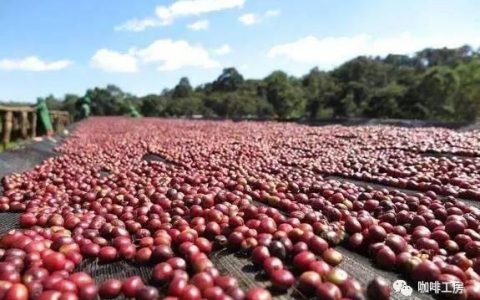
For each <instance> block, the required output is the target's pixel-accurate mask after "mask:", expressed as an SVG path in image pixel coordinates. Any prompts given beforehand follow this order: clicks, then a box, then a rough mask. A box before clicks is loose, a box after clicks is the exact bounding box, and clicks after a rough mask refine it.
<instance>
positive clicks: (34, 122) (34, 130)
mask: <svg viewBox="0 0 480 300" xmlns="http://www.w3.org/2000/svg"><path fill="white" fill-rule="evenodd" d="M30 114H31V122H32V127H30V128H31V129H32V132H31V134H32V138H34V137H36V136H37V112H36V111H35V110H34V111H32V112H30Z"/></svg>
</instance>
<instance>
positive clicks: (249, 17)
mask: <svg viewBox="0 0 480 300" xmlns="http://www.w3.org/2000/svg"><path fill="white" fill-rule="evenodd" d="M238 20H239V21H240V22H241V23H242V24H243V25H245V26H252V25H253V24H256V23H258V22H260V18H259V17H258V16H257V15H256V14H252V13H249V14H244V15H241V16H240V17H239V18H238Z"/></svg>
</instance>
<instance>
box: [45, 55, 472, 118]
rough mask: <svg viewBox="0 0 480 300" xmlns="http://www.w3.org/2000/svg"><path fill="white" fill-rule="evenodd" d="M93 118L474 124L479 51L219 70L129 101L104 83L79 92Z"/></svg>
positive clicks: (69, 98)
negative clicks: (249, 72) (264, 72)
mask: <svg viewBox="0 0 480 300" xmlns="http://www.w3.org/2000/svg"><path fill="white" fill-rule="evenodd" d="M80 97H81V96H77V95H72V94H68V95H65V97H64V98H63V99H56V98H55V97H53V96H49V97H47V98H46V100H47V104H48V105H49V107H50V108H51V109H62V110H67V111H69V112H70V113H72V114H74V115H75V114H76V112H77V111H78V100H79V98H80ZM83 97H89V98H90V99H91V102H92V107H91V110H92V114H93V115H100V116H103V115H123V114H127V113H128V111H129V108H130V107H131V106H132V105H133V106H134V107H135V108H136V109H137V110H138V111H140V112H141V113H142V115H144V116H152V117H153V116H161V117H174V116H176V117H179V116H197V115H198V116H203V117H210V118H215V117H218V118H254V119H255V118H262V119H270V118H271V119H312V120H315V119H329V118H351V117H361V118H400V119H422V120H440V121H474V120H476V119H477V117H478V116H480V51H479V50H474V49H473V48H471V47H469V46H463V47H460V48H454V49H448V48H441V49H432V48H427V49H424V50H422V51H419V52H417V53H415V54H414V55H410V56H409V55H395V54H391V55H387V56H386V57H383V58H382V57H367V56H359V57H357V58H354V59H352V60H350V61H347V62H345V63H344V64H342V65H340V66H339V67H337V68H335V69H333V70H331V71H321V70H319V69H318V68H313V69H312V70H311V71H310V72H309V73H308V74H306V75H304V76H302V77H294V76H290V75H288V74H286V73H285V72H283V71H274V72H272V73H271V74H270V75H268V76H267V77H265V78H263V79H259V80H254V79H245V78H244V77H243V76H242V74H240V73H239V71H238V70H236V69H235V68H226V69H224V70H223V72H222V73H221V74H220V76H218V78H217V79H216V80H214V81H213V82H209V83H205V84H202V85H200V86H197V87H193V86H192V85H191V84H190V81H189V80H188V78H187V77H184V78H182V79H181V80H180V82H179V83H178V84H177V85H176V86H175V87H173V88H171V89H164V90H163V91H162V92H161V93H160V94H150V95H146V96H143V97H137V96H135V95H132V94H130V93H126V92H124V91H122V90H121V89H120V88H119V87H116V86H114V85H108V86H106V87H105V88H100V87H95V88H93V89H89V90H87V91H86V93H85V95H83Z"/></svg>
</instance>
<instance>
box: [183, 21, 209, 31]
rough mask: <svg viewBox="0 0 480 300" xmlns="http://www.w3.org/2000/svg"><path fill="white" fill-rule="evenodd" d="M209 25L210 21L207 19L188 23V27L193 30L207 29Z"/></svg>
mask: <svg viewBox="0 0 480 300" xmlns="http://www.w3.org/2000/svg"><path fill="white" fill-rule="evenodd" d="M209 25H210V23H209V22H208V20H199V21H196V22H193V23H191V24H188V28H190V29H191V30H194V31H198V30H206V29H208V26H209Z"/></svg>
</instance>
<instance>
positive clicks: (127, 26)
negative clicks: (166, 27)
mask: <svg viewBox="0 0 480 300" xmlns="http://www.w3.org/2000/svg"><path fill="white" fill-rule="evenodd" d="M159 25H161V23H160V21H159V20H157V19H155V18H145V19H132V20H129V21H127V22H125V23H124V24H122V25H118V26H115V31H135V32H139V31H144V30H145V29H147V28H150V27H156V26H159Z"/></svg>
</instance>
